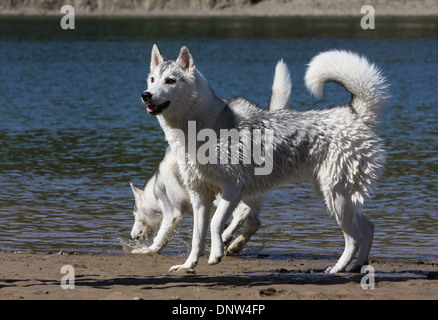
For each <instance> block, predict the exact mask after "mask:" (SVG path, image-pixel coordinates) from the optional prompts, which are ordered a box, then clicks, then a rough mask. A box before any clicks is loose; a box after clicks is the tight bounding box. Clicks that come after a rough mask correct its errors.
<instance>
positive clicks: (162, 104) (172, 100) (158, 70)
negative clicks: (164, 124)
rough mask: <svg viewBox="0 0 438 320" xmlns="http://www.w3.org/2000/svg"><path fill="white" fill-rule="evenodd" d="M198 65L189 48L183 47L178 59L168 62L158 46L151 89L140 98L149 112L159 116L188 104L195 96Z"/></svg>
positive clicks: (152, 69)
mask: <svg viewBox="0 0 438 320" xmlns="http://www.w3.org/2000/svg"><path fill="white" fill-rule="evenodd" d="M195 71H196V67H195V62H194V60H193V57H192V54H191V53H190V51H189V49H188V48H187V47H185V46H184V47H182V48H181V50H180V53H179V56H178V58H177V59H176V60H175V61H173V60H165V59H164V57H163V56H162V54H161V52H160V50H159V49H158V47H157V45H155V44H154V46H153V47H152V54H151V64H150V73H149V76H148V79H147V83H148V88H147V90H146V91H144V92H143V93H142V95H141V100H142V101H143V103H144V104H146V105H147V108H146V110H147V112H148V113H149V114H151V115H154V116H156V115H159V114H162V113H164V112H166V111H167V110H168V109H174V110H173V111H172V112H173V113H174V114H175V113H177V112H178V110H175V109H176V108H175V106H178V105H181V103H187V102H188V99H187V98H188V97H190V96H191V95H192V92H193V90H194V89H193V88H194V81H195Z"/></svg>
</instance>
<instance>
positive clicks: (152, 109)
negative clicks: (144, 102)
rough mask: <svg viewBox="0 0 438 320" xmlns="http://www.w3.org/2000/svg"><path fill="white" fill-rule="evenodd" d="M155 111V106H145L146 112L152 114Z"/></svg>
mask: <svg viewBox="0 0 438 320" xmlns="http://www.w3.org/2000/svg"><path fill="white" fill-rule="evenodd" d="M155 109H157V107H156V106H151V105H149V106H147V108H146V110H147V111H148V112H154V111H155Z"/></svg>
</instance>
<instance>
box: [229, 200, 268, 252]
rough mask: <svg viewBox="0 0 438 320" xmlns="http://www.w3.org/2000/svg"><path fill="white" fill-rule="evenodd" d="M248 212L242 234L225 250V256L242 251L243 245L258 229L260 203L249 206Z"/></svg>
mask: <svg viewBox="0 0 438 320" xmlns="http://www.w3.org/2000/svg"><path fill="white" fill-rule="evenodd" d="M248 208H249V209H250V210H249V211H248V214H247V216H246V219H245V221H244V222H245V229H244V230H243V233H242V234H241V235H240V236H239V237H237V238H236V239H235V240H234V241H233V242H232V243H231V245H230V246H229V247H228V248H227V252H226V253H227V254H236V253H238V252H240V251H241V250H242V248H243V247H244V245H245V244H246V243H247V242H248V241H249V239H251V237H252V236H253V235H254V234H255V233H256V232H257V230H258V229H259V228H260V225H261V224H260V220H259V218H258V214H259V212H260V203H254V204H251V206H250V207H248Z"/></svg>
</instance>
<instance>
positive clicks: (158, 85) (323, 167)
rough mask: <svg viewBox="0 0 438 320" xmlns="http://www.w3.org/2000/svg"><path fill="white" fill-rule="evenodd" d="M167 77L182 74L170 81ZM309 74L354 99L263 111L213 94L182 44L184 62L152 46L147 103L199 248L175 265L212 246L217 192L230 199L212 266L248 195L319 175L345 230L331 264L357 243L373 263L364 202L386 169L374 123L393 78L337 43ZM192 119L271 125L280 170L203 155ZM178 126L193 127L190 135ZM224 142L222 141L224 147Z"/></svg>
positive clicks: (220, 210)
mask: <svg viewBox="0 0 438 320" xmlns="http://www.w3.org/2000/svg"><path fill="white" fill-rule="evenodd" d="M169 78H172V79H175V80H176V81H175V82H174V83H173V84H172V85H168V84H166V79H169ZM306 79H307V81H306V82H307V83H308V85H309V87H310V88H311V90H312V91H313V92H315V93H320V92H321V89H322V85H323V83H324V82H325V81H336V82H339V83H340V84H342V85H343V86H344V87H346V88H347V90H349V91H350V92H351V94H352V96H353V98H352V102H351V103H350V104H347V105H343V106H338V107H334V108H330V109H325V110H317V111H305V112H297V111H295V110H274V111H263V110H261V109H260V108H258V107H257V106H256V105H255V104H253V103H251V102H250V101H248V100H245V99H243V98H238V99H233V100H223V99H220V98H218V97H217V96H216V95H215V94H214V92H213V90H212V89H211V88H210V86H209V84H208V82H207V80H206V79H205V77H204V76H203V75H202V74H201V73H200V72H199V70H198V69H197V68H196V66H195V62H194V59H193V57H192V55H191V53H190V51H189V50H188V49H187V48H186V47H182V48H181V51H180V54H179V56H178V58H177V59H176V61H164V59H163V58H162V56H161V53H160V52H159V50H158V48H157V47H156V46H154V48H153V50H152V58H151V72H150V75H149V78H148V91H147V92H144V94H143V96H142V97H143V102H144V103H145V104H147V105H148V110H157V108H158V110H159V112H156V113H155V114H156V115H157V118H158V121H159V123H160V125H161V127H162V128H163V131H164V133H165V135H166V138H167V140H168V142H169V144H170V146H171V147H172V151H173V152H175V154H176V158H177V161H178V166H179V171H180V174H181V177H182V179H183V181H184V184H185V185H186V187H187V189H188V192H189V195H190V201H191V203H192V205H193V210H194V225H193V238H192V250H191V252H190V255H189V257H188V258H187V260H186V262H185V263H184V264H183V265H178V266H173V267H172V268H171V270H178V269H180V268H193V267H194V266H195V265H196V264H197V262H198V259H199V257H200V255H201V254H202V252H203V248H204V245H205V238H206V233H207V223H208V221H209V217H210V212H211V208H212V203H213V201H214V200H215V194H217V193H220V194H221V195H222V198H221V200H220V202H219V205H218V207H217V210H216V213H215V214H214V216H213V219H212V221H211V252H210V257H209V260H208V262H209V264H215V263H218V262H219V261H220V259H221V257H222V256H223V254H224V244H223V240H222V237H221V233H222V231H223V226H224V223H225V221H226V220H227V219H228V217H229V216H230V215H231V213H232V212H233V211H234V209H235V208H236V206H237V205H238V204H239V202H240V201H243V202H244V203H246V204H247V205H249V206H251V205H252V204H253V203H254V201H257V199H259V198H260V196H262V195H264V194H266V193H267V192H269V191H270V190H272V189H273V188H275V187H277V186H279V185H281V184H283V183H290V182H301V181H312V182H313V184H314V186H315V190H316V193H317V195H318V196H319V197H320V199H321V200H322V201H323V203H324V204H325V205H326V207H327V209H328V210H329V211H330V212H331V213H332V214H333V215H334V216H335V217H336V220H337V222H338V224H339V225H340V226H341V229H342V231H343V233H344V238H345V249H344V252H343V254H342V256H341V257H340V259H339V260H338V262H337V263H336V265H334V266H333V267H330V268H328V271H329V272H330V273H336V272H341V271H344V270H345V268H346V267H347V266H348V265H349V263H350V262H351V261H352V259H353V258H354V256H355V254H356V252H357V251H359V256H358V259H357V261H356V263H355V265H354V266H353V270H356V269H358V268H359V269H360V267H361V266H362V265H364V264H366V263H367V259H368V254H369V251H370V248H371V244H372V239H373V234H374V225H373V224H372V223H371V222H370V221H369V220H368V219H367V218H366V217H365V215H364V214H363V212H362V209H361V206H362V203H363V201H364V199H365V198H367V197H368V195H369V194H370V192H371V191H372V190H373V188H374V184H375V181H376V179H377V178H378V177H379V176H380V174H381V172H382V168H383V163H384V152H383V149H382V143H381V141H380V139H379V137H378V136H377V134H376V132H375V124H376V121H377V118H378V111H379V108H380V107H381V105H382V103H383V100H384V98H385V97H386V94H385V88H386V85H385V83H384V82H383V78H382V77H381V76H380V73H379V71H378V70H377V69H376V68H375V67H374V66H373V65H372V64H370V63H369V62H368V61H367V60H366V59H365V58H361V57H359V56H357V55H355V54H351V53H346V52H343V51H336V50H333V51H328V52H325V53H322V54H320V55H319V56H317V57H316V58H315V59H314V60H313V61H312V62H311V64H310V66H309V69H308V71H307V74H306ZM152 80H154V81H152ZM157 106H158V107H157ZM163 106H164V107H163ZM156 107H157V108H156ZM160 107H162V108H161V109H160ZM188 121H196V125H197V130H202V129H204V128H208V129H211V130H215V131H216V132H219V130H220V129H221V128H230V127H233V128H236V129H238V130H244V129H247V128H260V129H264V130H266V129H269V130H271V131H273V132H274V136H273V141H272V149H273V155H274V157H273V161H274V166H273V171H272V172H271V174H269V175H264V176H263V175H255V174H254V166H255V164H254V165H253V166H251V165H240V164H239V165H230V164H210V163H209V164H205V165H201V164H199V163H197V162H196V158H193V155H192V154H190V151H187V149H186V145H187V141H188V140H187V139H188V138H187V134H188ZM175 129H178V130H175ZM177 131H179V132H183V133H184V134H185V135H184V136H183V137H182V136H181V135H179V134H177ZM222 143H223V141H218V147H219V148H220V147H222ZM198 146H199V145H197V146H196V147H198Z"/></svg>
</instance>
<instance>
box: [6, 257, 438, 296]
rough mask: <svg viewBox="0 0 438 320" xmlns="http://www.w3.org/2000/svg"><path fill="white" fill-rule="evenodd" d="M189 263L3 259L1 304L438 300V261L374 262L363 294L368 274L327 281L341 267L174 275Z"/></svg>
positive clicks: (265, 266)
mask: <svg viewBox="0 0 438 320" xmlns="http://www.w3.org/2000/svg"><path fill="white" fill-rule="evenodd" d="M184 260H185V258H184V257H176V256H169V255H158V254H153V255H110V256H107V255H94V254H75V253H66V252H62V253H53V254H47V253H44V254H42V253H27V252H25V253H21V252H0V299H12V300H23V299H24V300H32V299H44V300H46V299H56V300H71V299H75V300H76V299H79V300H82V299H93V300H94V299H117V300H120V299H122V300H132V299H144V300H225V299H226V300H267V299H269V300H270V299H275V300H284V299H287V300H295V299H298V300H302V299H306V300H318V299H320V300H321V299H322V300H327V299H336V300H338V299H361V300H363V299H365V300H369V299H393V300H400V299H410V300H412V299H413V300H416V299H438V281H437V271H438V267H437V263H436V262H434V261H424V260H419V261H406V262H397V261H378V260H377V261H372V262H371V264H370V265H371V266H372V267H373V268H374V271H375V285H374V287H375V288H374V289H367V290H364V289H362V287H361V285H360V283H361V279H362V278H363V276H364V274H354V273H341V274H337V275H329V274H325V273H324V272H323V269H324V268H325V267H327V266H328V265H331V264H333V263H334V262H335V261H334V260H317V259H313V260H305V259H303V260H302V259H297V260H281V261H279V260H270V259H268V258H266V257H264V256H261V257H254V258H253V259H244V258H241V257H225V258H224V259H223V260H222V262H221V263H219V264H218V265H215V266H209V265H208V264H207V258H205V257H202V258H201V260H200V263H199V265H198V266H197V267H196V269H195V270H194V271H192V270H190V271H187V270H185V271H178V272H168V270H169V268H170V267H171V266H172V265H175V264H181V263H183V262H184ZM64 265H70V266H72V267H73V269H74V279H75V280H74V289H63V288H62V287H61V280H62V278H63V277H65V276H68V275H72V273H71V272H64V273H61V268H62V267H63V266H64ZM368 275H369V274H368ZM365 283H366V284H370V281H366V282H365ZM64 284H66V285H69V284H72V283H71V282H69V281H68V280H65V281H64Z"/></svg>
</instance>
